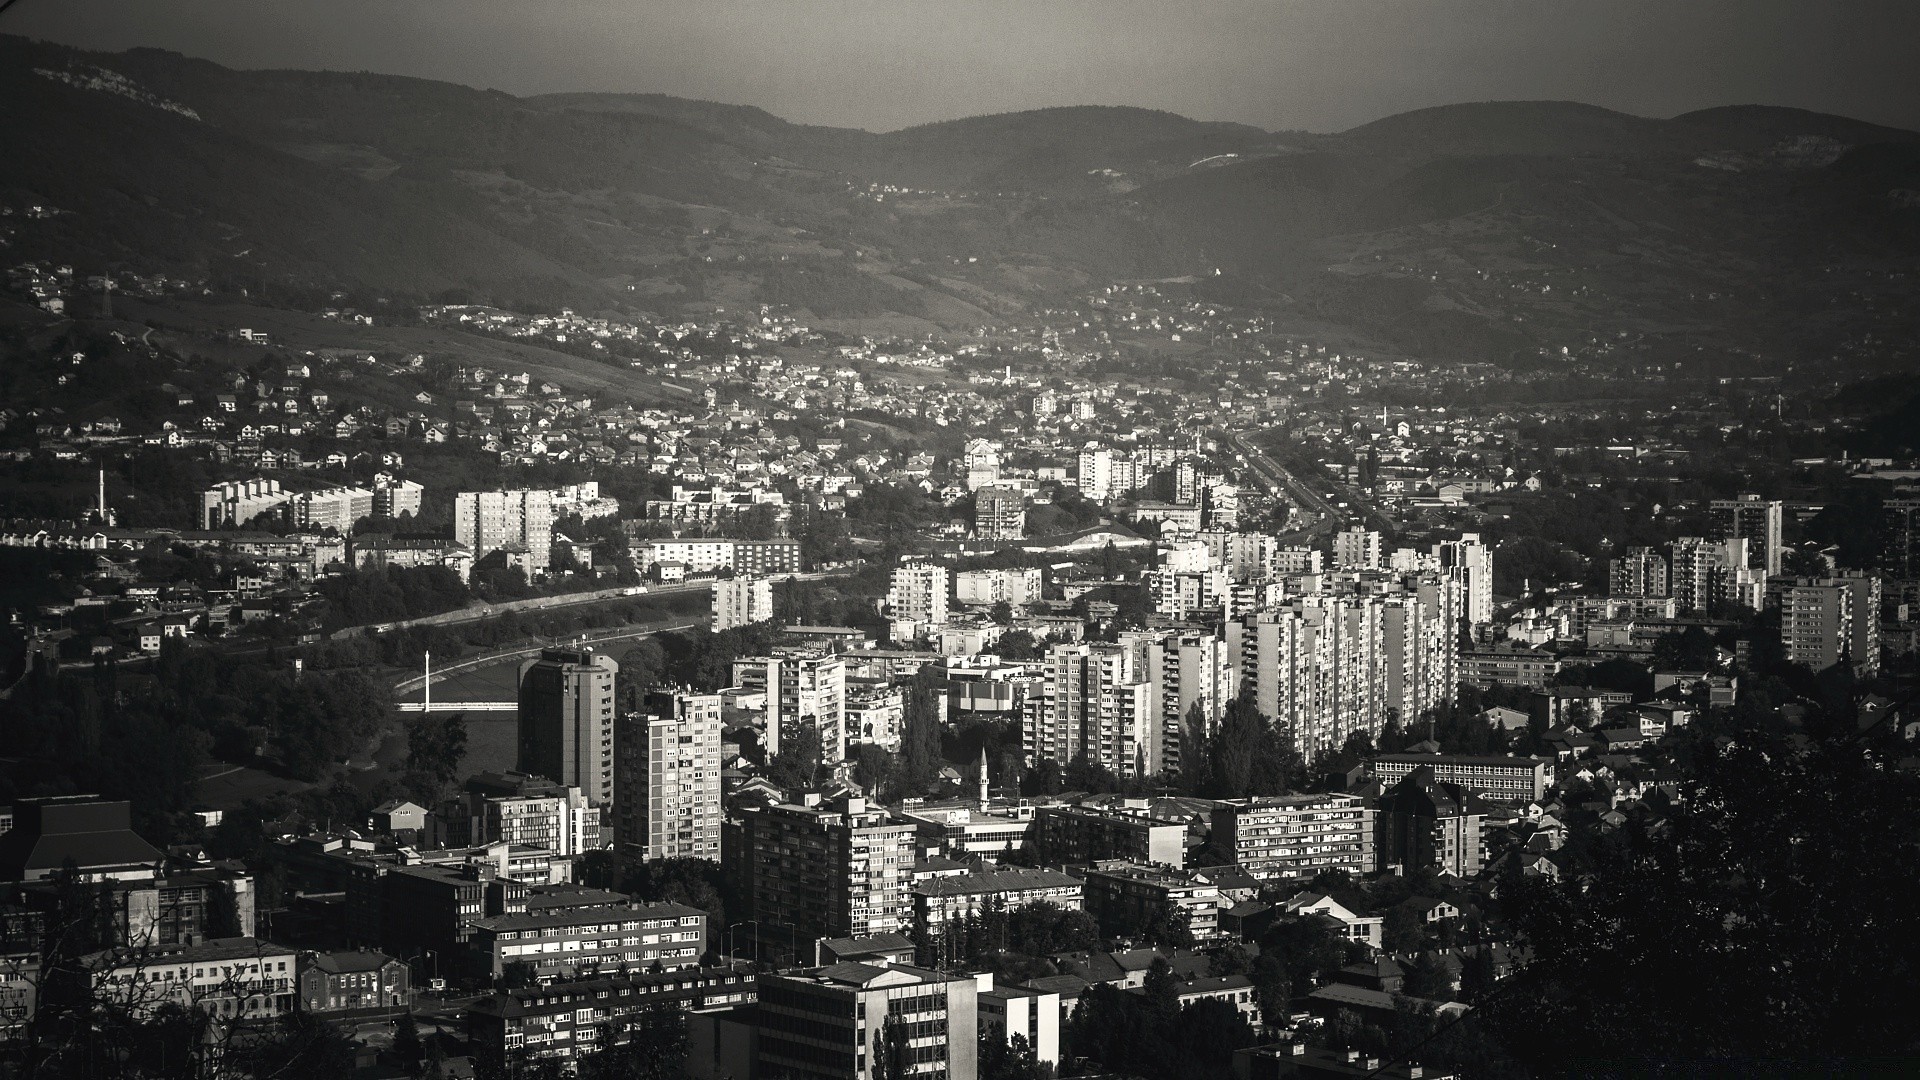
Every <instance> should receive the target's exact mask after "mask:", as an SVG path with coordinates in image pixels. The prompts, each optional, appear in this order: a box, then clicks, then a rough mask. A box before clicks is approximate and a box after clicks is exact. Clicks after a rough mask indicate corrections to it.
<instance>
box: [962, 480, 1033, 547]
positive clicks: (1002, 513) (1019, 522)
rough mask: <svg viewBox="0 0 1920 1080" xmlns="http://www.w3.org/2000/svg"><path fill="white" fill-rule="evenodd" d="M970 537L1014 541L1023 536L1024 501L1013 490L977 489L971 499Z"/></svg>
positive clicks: (1000, 488)
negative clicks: (971, 527)
mask: <svg viewBox="0 0 1920 1080" xmlns="http://www.w3.org/2000/svg"><path fill="white" fill-rule="evenodd" d="M973 535H974V536H976V537H978V538H979V539H981V540H1018V539H1020V538H1021V537H1023V536H1025V535H1027V498H1026V496H1024V495H1022V494H1020V492H1018V491H1016V490H1015V489H1013V488H1005V487H988V488H980V489H978V490H976V491H975V492H974V496H973Z"/></svg>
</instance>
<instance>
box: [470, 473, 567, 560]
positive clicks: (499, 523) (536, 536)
mask: <svg viewBox="0 0 1920 1080" xmlns="http://www.w3.org/2000/svg"><path fill="white" fill-rule="evenodd" d="M453 538H454V540H456V541H458V542H459V543H461V544H464V545H466V547H467V548H468V549H469V550H470V551H472V552H473V557H474V559H475V560H476V561H479V560H482V559H485V558H486V557H487V556H488V555H489V554H490V553H492V552H494V551H498V550H499V549H501V548H508V547H511V548H518V549H524V551H525V552H526V560H527V576H528V578H529V579H531V578H533V577H536V576H538V575H540V574H544V573H546V570H547V566H548V562H549V559H550V558H551V553H552V550H553V493H552V492H551V491H542V490H539V489H535V490H531V491H462V492H460V493H458V494H457V495H455V496H454V499H453Z"/></svg>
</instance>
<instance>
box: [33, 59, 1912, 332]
mask: <svg viewBox="0 0 1920 1080" xmlns="http://www.w3.org/2000/svg"><path fill="white" fill-rule="evenodd" d="M0 139H4V140H5V143H6V145H8V146H10V147H15V148H20V152H17V153H10V154H8V155H5V156H4V157H0V201H5V202H7V203H9V204H20V203H23V202H43V203H47V204H51V205H53V206H56V207H58V208H59V209H60V210H62V211H66V213H63V214H61V215H59V216H58V217H57V218H54V219H52V220H51V221H49V222H45V223H35V224H34V227H32V228H29V227H26V226H24V225H22V226H19V227H18V228H16V230H15V234H14V235H13V236H12V237H11V238H10V247H9V251H10V253H11V256H12V258H13V259H14V260H16V261H17V260H21V259H31V258H46V257H54V256H55V255H56V254H57V255H58V256H59V257H61V258H62V259H64V260H69V261H75V262H76V265H78V266H81V268H82V269H84V270H87V271H97V270H102V269H108V268H125V269H167V270H172V271H175V272H178V273H181V274H185V275H189V276H199V277H208V278H211V279H214V280H216V281H218V282H221V283H223V284H230V285H246V286H249V287H251V288H254V289H259V288H261V287H265V288H266V289H267V291H268V293H269V294H270V295H271V293H272V291H273V290H274V289H281V290H299V289H307V290H315V289H317V290H328V289H336V288H361V287H364V288H370V289H376V290H383V291H386V292H388V293H390V294H392V295H393V296H394V297H395V298H396V299H418V300H424V299H428V298H433V297H442V298H466V299H473V300H476V301H490V302H496V303H501V304H509V305H525V306H538V305H559V304H563V303H564V304H571V305H574V306H576V307H585V308H589V309H591V308H599V307H629V308H645V309H650V310H656V311H675V310H688V311H700V310H711V308H713V307H714V306H727V307H733V306H738V305H749V304H757V303H778V304H787V305H791V306H793V307H796V308H802V309H805V311H806V312H807V313H808V314H809V315H810V316H811V317H813V318H815V319H818V320H820V321H821V322H822V324H823V325H839V324H848V321H849V320H852V321H853V323H852V324H850V325H860V324H861V323H862V322H863V321H865V320H887V321H888V324H889V325H894V326H904V327H909V328H911V327H913V326H929V327H930V326H933V325H943V326H949V327H951V326H964V325H969V324H973V323H979V322H984V321H992V320H998V319H1003V318H1007V317H1012V316H1016V315H1017V314H1018V313H1019V312H1021V311H1023V310H1026V309H1027V308H1029V307H1031V306H1032V305H1035V304H1045V303H1052V302H1058V301H1061V300H1064V299H1066V298H1068V297H1071V296H1072V295H1074V294H1075V291H1076V290H1079V289H1082V288H1084V287H1087V286H1092V285H1098V284H1101V283H1105V282H1108V281H1114V280H1123V279H1137V278H1190V279H1193V285H1192V288H1193V289H1194V291H1195V293H1196V295H1198V296H1200V297H1202V298H1210V299H1215V300H1219V301H1224V302H1232V303H1240V304H1248V305H1254V306H1260V307H1264V308H1267V309H1269V310H1271V311H1273V312H1274V314H1275V317H1276V318H1279V319H1289V318H1291V319H1299V320H1311V321H1313V322H1314V323H1315V324H1317V325H1321V326H1333V327H1345V328H1348V329H1350V331H1351V333H1352V334H1353V335H1354V336H1355V337H1356V338H1358V339H1363V340H1367V341H1369V342H1370V343H1371V344H1372V345H1373V346H1374V347H1377V348H1383V349H1387V350H1395V349H1398V350H1405V351H1427V352H1434V353H1442V354H1451V355H1458V356H1479V357H1484V358H1487V359H1490V360H1494V361H1496V362H1500V361H1502V360H1503V358H1506V357H1509V356H1512V355H1514V354H1516V353H1519V352H1522V351H1525V350H1527V349H1529V348H1532V347H1536V346H1538V345H1541V344H1544V343H1548V342H1551V341H1554V340H1556V339H1557V338H1564V336H1565V335H1567V334H1569V333H1575V334H1589V333H1595V334H1597V333H1643V334H1664V335H1673V336H1674V340H1675V341H1676V349H1693V348H1698V347H1700V345H1701V341H1702V340H1703V338H1705V337H1707V336H1711V337H1712V338H1713V340H1714V342H1715V346H1714V347H1715V348H1723V349H1726V350H1728V351H1729V352H1731V353H1733V354H1739V353H1740V352H1742V351H1743V350H1748V349H1750V348H1752V347H1753V343H1754V342H1757V341H1759V340H1762V339H1764V340H1767V341H1769V342H1771V343H1773V345H1774V346H1775V347H1776V348H1777V346H1778V344H1779V343H1780V342H1782V341H1785V342H1789V343H1790V346H1791V347H1790V348H1789V349H1788V357H1789V359H1791V358H1792V357H1793V356H1800V357H1804V358H1807V359H1815V358H1818V357H1820V356H1821V355H1823V353H1824V352H1825V351H1826V350H1828V348H1829V347H1830V345H1831V341H1830V340H1829V339H1830V334H1831V333H1838V332H1840V331H1839V330H1838V329H1837V328H1836V329H1833V330H1831V331H1830V330H1829V329H1828V328H1827V327H1825V325H1824V323H1823V319H1824V317H1825V315H1824V313H1826V312H1828V311H1829V310H1831V309H1832V308H1833V305H1834V303H1835V302H1836V298H1837V297H1838V296H1839V295H1840V293H1838V292H1836V291H1835V290H1838V289H1842V288H1844V287H1846V286H1842V285H1841V284H1839V283H1838V282H1839V281H1840V280H1841V279H1836V278H1834V277H1833V276H1832V271H1831V270H1830V269H1828V268H1831V267H1835V266H1840V267H1859V268H1880V269H1882V270H1885V271H1886V272H1902V271H1905V270H1910V269H1914V262H1915V258H1916V255H1917V254H1920V210H1916V209H1915V206H1916V204H1917V203H1920V199H1916V197H1915V194H1914V193H1915V192H1916V191H1920V155H1917V154H1916V147H1920V135H1916V134H1915V133H1913V132H1908V131H1900V130H1896V129H1891V128H1884V127H1879V126H1876V125H1872V124H1866V123H1862V122H1859V121H1855V120H1850V119H1847V118H1845V117H1837V116H1827V115H1822V114H1815V113H1808V112H1802V111H1799V110H1793V109H1781V108H1770V107H1755V106H1730V107H1727V108H1718V109H1708V110H1703V111H1699V112H1693V113H1688V114H1686V115H1683V116H1680V117H1675V118H1672V119H1651V118H1646V117H1638V116H1629V115H1626V114H1623V113H1617V112H1612V111H1609V110H1606V109H1601V108H1597V107H1594V106H1588V105H1581V104H1578V103H1571V102H1491V103H1480V104H1466V105H1448V106H1440V107H1436V108H1429V109H1420V110H1416V111H1414V112H1409V113H1404V114H1400V115H1397V116H1391V117H1386V118H1383V119H1380V120H1377V121H1374V122H1372V123H1368V124H1365V125H1362V126H1360V127H1357V128H1354V129H1351V130H1349V131H1345V132H1341V133H1338V134H1332V135H1318V134H1307V133H1300V132H1265V131H1261V130H1259V129H1256V128H1251V127H1246V126H1243V125H1237V124H1224V123H1208V122H1203V121H1196V120H1190V119H1187V118H1185V117H1181V116H1176V115H1173V114H1171V113H1165V112H1157V111H1152V110H1146V109H1132V108H1117V107H1077V108H1057V109H1043V110H1037V111H1032V112H1020V113H1009V114H1003V115H996V116H981V117H973V118H969V119H965V120H957V121H951V122H946V123H939V124H929V125H925V126H920V127H914V128H908V129H904V130H900V131H894V132H888V133H884V134H875V133H870V132H865V131H857V130H851V129H843V128H826V127H817V126H808V125H800V124H792V123H789V122H787V121H785V120H783V119H781V118H779V117H777V116H774V115H772V114H770V113H767V112H765V111H763V110H760V109H755V108H749V107H742V106H733V105H725V104H717V103H713V102H701V101H689V100H685V99H679V98H671V97H664V96H659V95H642V94H555V95H543V96H537V97H530V98H517V97H513V96H511V95H507V94H504V93H500V92H496V91H482V90H475V89H471V88H468V87H462V86H456V85H452V84H448V83H439V82H433V81H428V80H422V79H414V78H402V77H395V76H385V75H377V74H366V73H339V72H299V71H235V70H231V69H227V68H223V67H220V66H218V65H216V64H212V63H209V62H206V61H200V60H193V59H189V58H186V57H182V56H179V55H177V54H172V53H166V52H160V51H156V50H146V49H142V50H134V51H131V52H127V53H122V54H90V53H83V52H80V51H77V50H73V49H68V48H64V47H59V46H53V45H46V44H42V43H37V42H32V41H28V40H26V39H22V38H18V37H3V38H0ZM76 253H79V254H76ZM1843 277H1844V275H1843ZM1877 317H1880V318H1885V319H1894V320H1903V321H1904V320H1909V319H1910V318H1911V316H1910V315H1909V314H1908V313H1906V312H1905V311H1904V310H1903V309H1887V310H1880V311H1878V315H1877Z"/></svg>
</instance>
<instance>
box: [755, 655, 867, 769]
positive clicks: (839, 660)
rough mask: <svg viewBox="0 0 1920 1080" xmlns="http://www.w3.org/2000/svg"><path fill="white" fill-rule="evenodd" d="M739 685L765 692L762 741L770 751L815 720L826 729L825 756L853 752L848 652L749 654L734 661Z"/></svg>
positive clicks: (829, 759) (831, 759)
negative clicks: (849, 726)
mask: <svg viewBox="0 0 1920 1080" xmlns="http://www.w3.org/2000/svg"><path fill="white" fill-rule="evenodd" d="M733 685H734V687H735V688H737V689H739V690H741V691H744V692H745V693H747V694H748V695H753V694H760V695H764V697H765V709H766V713H765V723H764V730H763V731H762V734H761V745H762V746H764V747H765V748H766V752H767V756H768V757H772V756H773V755H774V754H778V753H779V752H780V747H781V744H782V743H783V742H784V741H785V740H786V739H788V738H791V737H792V736H793V735H794V734H795V733H796V732H797V731H799V729H800V726H801V725H802V724H808V723H810V724H812V725H814V728H815V729H816V730H817V731H818V732H819V733H820V758H821V760H822V761H823V762H826V763H827V764H835V763H837V762H840V761H844V760H846V756H847V742H848V738H849V736H848V732H847V662H846V660H845V659H844V658H843V657H840V656H835V655H831V654H827V653H821V652H814V651H810V650H804V649H790V650H783V651H781V652H778V653H775V654H773V655H771V656H746V657H741V658H739V659H737V660H735V661H734V662H733Z"/></svg>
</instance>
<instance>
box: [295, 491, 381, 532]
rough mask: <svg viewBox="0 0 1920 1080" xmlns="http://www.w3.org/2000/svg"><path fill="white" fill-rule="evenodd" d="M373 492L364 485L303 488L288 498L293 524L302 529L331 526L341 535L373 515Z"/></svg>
mask: <svg viewBox="0 0 1920 1080" xmlns="http://www.w3.org/2000/svg"><path fill="white" fill-rule="evenodd" d="M373 506H374V497H373V492H372V491H371V490H369V489H367V488H361V487H330V488H321V489H320V490H318V491H303V492H301V493H300V494H298V495H295V496H293V497H292V498H290V499H288V500H287V509H288V512H289V513H288V516H289V517H290V518H291V519H292V524H294V525H297V526H299V527H300V528H302V529H314V530H319V529H332V530H333V531H334V532H337V533H339V534H340V535H341V536H346V535H347V534H349V533H351V532H352V531H353V523H354V522H356V521H359V520H360V519H361V518H364V517H371V516H373Z"/></svg>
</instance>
